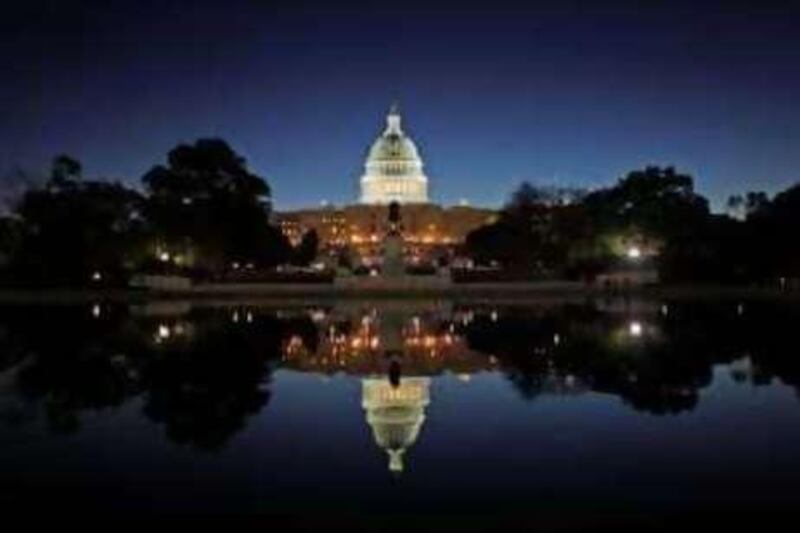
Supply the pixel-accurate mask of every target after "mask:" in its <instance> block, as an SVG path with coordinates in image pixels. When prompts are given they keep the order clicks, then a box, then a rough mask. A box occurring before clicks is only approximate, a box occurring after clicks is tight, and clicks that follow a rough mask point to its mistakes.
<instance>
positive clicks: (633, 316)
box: [0, 300, 800, 511]
mask: <svg viewBox="0 0 800 533" xmlns="http://www.w3.org/2000/svg"><path fill="white" fill-rule="evenodd" d="M742 308H743V304H741V303H737V302H734V303H729V302H716V303H702V304H701V303H688V302H661V301H652V302H651V301H623V300H613V301H608V302H603V301H598V302H596V301H589V302H579V303H569V304H567V303H549V304H541V305H511V304H500V303H497V302H482V303H476V304H470V305H463V304H454V303H452V302H447V301H410V300H403V301H391V300H384V301H373V302H367V301H346V302H338V303H336V304H312V305H296V306H291V307H276V306H273V305H267V306H254V305H243V304H242V305H239V304H230V305H192V304H189V303H186V302H158V303H152V304H147V305H143V306H131V307H128V306H121V305H114V304H111V303H107V302H97V303H92V304H91V305H88V306H61V307H57V306H53V307H41V306H39V307H29V306H25V307H22V306H18V307H2V308H0V349H1V350H2V351H1V352H0V353H1V354H2V355H1V356H0V365H1V366H0V416H2V421H1V422H0V436H2V441H3V442H4V443H5V445H4V446H3V448H2V449H0V461H1V462H2V464H5V465H9V467H8V468H7V470H6V471H5V473H4V475H3V477H2V488H3V494H4V496H3V497H2V498H6V499H7V500H8V502H10V503H16V504H26V503H30V502H32V501H35V500H36V499H40V498H42V497H46V496H48V495H51V494H54V493H55V492H58V493H59V494H60V496H59V497H60V500H59V501H61V502H62V503H63V504H64V505H68V504H70V503H74V502H75V501H81V502H87V501H90V502H101V503H104V504H106V505H109V506H111V507H112V508H143V507H154V508H159V509H195V508H196V507H197V506H198V505H200V504H201V503H202V506H203V508H204V509H205V510H216V509H220V510H223V509H236V510H243V509H244V510H269V509H273V510H274V509H284V510H285V509H291V508H293V506H294V507H298V508H299V507H300V506H307V507H310V508H312V509H314V508H319V509H324V508H334V509H358V508H359V505H361V504H363V503H364V502H369V503H370V505H371V506H372V508H374V509H388V510H397V508H396V506H398V505H405V506H407V507H406V509H407V510H411V511H414V510H448V509H449V510H459V509H461V508H462V507H463V506H464V505H468V504H470V502H473V503H477V502H480V504H481V505H483V506H485V507H486V508H488V509H494V508H501V509H522V508H525V509H527V508H530V507H531V506H534V507H536V506H543V507H544V506H552V505H556V506H561V507H564V508H576V509H582V508H586V507H587V506H588V507H589V508H596V507H598V506H599V507H601V508H605V507H608V508H617V507H619V508H627V507H626V506H632V507H635V508H638V507H641V506H646V507H647V506H649V507H653V508H656V509H661V508H665V507H666V508H671V507H670V506H674V507H678V508H681V507H682V506H691V505H700V506H703V505H709V506H711V505H717V504H722V503H723V502H724V503H725V504H730V503H731V502H735V501H739V500H743V499H746V500H747V502H748V504H750V505H754V504H757V505H784V504H785V505H791V504H794V503H797V502H795V501H794V498H795V496H794V495H795V494H797V493H798V492H797V491H796V490H795V489H797V488H798V485H800V458H798V457H797V454H796V453H795V450H796V449H797V446H798V445H800V424H799V422H800V403H799V402H798V400H797V388H796V387H797V386H798V384H800V380H798V378H799V377H800V361H798V360H796V355H797V341H796V335H795V334H794V331H793V329H792V328H793V327H794V324H796V323H797V318H798V316H799V315H800V310H799V309H798V308H797V306H795V305H791V304H785V303H783V304H779V303H763V302H762V303H755V302H754V303H748V305H747V313H742V312H741V309H742ZM55 473H57V474H55ZM134 479H135V482H133V480H134ZM342 483H346V485H347V487H348V490H347V491H346V492H342V491H341V490H338V489H337V488H336V487H339V486H341V484H342ZM745 486H746V487H747V489H748V490H747V491H744V488H745ZM754 487H756V488H757V489H758V490H755V491H754V490H753V489H754ZM64 491H66V495H65V494H64ZM745 494H747V497H746V498H745V496H744V495H745ZM0 501H1V500H0ZM356 502H360V503H356ZM467 508H469V507H467Z"/></svg>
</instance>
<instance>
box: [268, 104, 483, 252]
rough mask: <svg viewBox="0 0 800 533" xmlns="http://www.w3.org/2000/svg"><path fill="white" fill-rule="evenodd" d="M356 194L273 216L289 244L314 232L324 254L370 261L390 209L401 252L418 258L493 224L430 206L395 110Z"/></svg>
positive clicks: (420, 166) (463, 207)
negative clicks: (398, 221) (342, 252)
mask: <svg viewBox="0 0 800 533" xmlns="http://www.w3.org/2000/svg"><path fill="white" fill-rule="evenodd" d="M359 186H360V187H359V188H360V193H359V195H358V198H357V199H355V201H354V202H353V203H352V204H348V205H342V206H333V205H323V206H321V207H315V208H309V209H299V210H294V211H283V212H278V213H276V218H277V221H278V223H279V224H280V227H281V230H282V231H283V233H284V234H285V235H286V237H287V238H288V239H289V241H290V242H292V244H297V243H298V242H300V240H301V239H302V236H303V234H304V233H305V232H307V231H309V230H311V229H314V230H316V232H317V235H318V237H319V242H320V247H321V250H322V251H328V252H331V253H332V252H334V251H336V250H337V249H344V248H348V249H350V250H353V251H354V252H355V253H357V254H358V256H359V257H362V258H365V259H366V260H368V259H369V258H370V257H375V256H377V255H378V254H379V248H380V244H381V242H382V240H383V236H384V235H385V233H386V229H387V228H386V220H387V213H388V206H389V204H391V203H392V202H397V203H399V204H400V205H401V214H402V235H403V240H404V242H405V248H406V250H405V252H406V254H407V255H408V256H409V257H413V258H419V257H425V256H430V255H431V254H434V253H447V252H452V250H453V249H454V248H455V246H456V245H458V244H459V243H461V242H463V241H464V238H465V237H466V235H467V234H468V233H469V232H470V231H472V230H473V229H475V228H477V227H479V226H482V225H484V224H487V223H490V222H492V221H494V219H495V216H496V211H494V210H491V209H485V208H477V207H472V206H469V205H467V204H466V202H462V203H460V204H459V205H454V206H443V205H441V204H437V203H435V202H433V201H431V198H430V196H429V178H428V176H427V175H426V174H425V165H424V163H423V160H422V157H421V156H420V152H419V149H418V148H417V145H416V144H415V143H414V141H413V140H412V139H411V137H410V136H409V135H408V134H407V133H406V132H405V131H404V130H403V124H402V118H401V115H400V112H399V111H398V109H397V107H396V106H392V108H391V109H390V110H389V113H388V115H387V116H386V126H385V128H384V130H383V132H382V133H381V134H380V135H379V136H378V138H377V139H376V140H375V141H374V142H373V143H372V146H371V147H370V148H369V150H368V152H367V157H366V162H365V163H364V172H363V175H362V176H361V179H360V182H359Z"/></svg>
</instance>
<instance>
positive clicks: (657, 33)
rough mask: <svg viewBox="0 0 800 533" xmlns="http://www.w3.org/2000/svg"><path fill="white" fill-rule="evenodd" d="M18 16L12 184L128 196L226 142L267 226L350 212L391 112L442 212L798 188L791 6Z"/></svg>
mask: <svg viewBox="0 0 800 533" xmlns="http://www.w3.org/2000/svg"><path fill="white" fill-rule="evenodd" d="M14 3H15V2H10V4H11V5H9V2H6V3H4V4H3V5H4V12H3V15H2V17H3V20H2V21H1V22H0V30H2V34H1V35H0V72H2V78H0V81H1V83H0V105H2V110H1V111H0V172H2V173H3V174H4V175H5V174H7V173H8V172H9V171H10V169H13V168H16V167H22V168H24V169H28V170H32V171H36V170H41V169H43V168H45V167H46V165H47V164H48V161H49V159H50V158H51V157H52V156H53V155H55V154H57V153H61V152H66V153H70V154H72V155H74V156H75V157H77V158H78V159H80V160H81V161H83V163H84V166H85V173H86V174H87V175H88V176H90V177H105V178H118V179H125V180H127V181H129V182H130V183H132V184H136V183H138V182H139V179H140V177H141V175H142V174H143V173H144V172H145V171H146V170H147V169H148V168H149V167H150V166H152V165H153V164H155V163H159V162H161V161H163V159H164V157H165V155H166V152H167V151H168V150H169V149H170V148H172V147H173V146H174V145H175V144H177V143H178V142H186V141H192V140H194V139H196V138H199V137H207V136H219V137H223V138H225V139H226V140H228V141H229V142H230V143H231V145H232V146H233V147H234V149H236V150H237V151H239V152H240V153H241V154H242V155H243V156H245V157H246V158H247V160H248V162H249V164H250V166H251V168H252V169H253V170H255V171H256V172H257V173H259V174H260V175H262V176H265V177H266V178H267V180H268V181H269V183H270V185H271V186H272V189H273V194H274V198H275V202H276V204H277V206H278V207H279V208H293V207H299V206H303V205H316V204H318V203H319V202H320V200H323V199H326V200H329V201H332V202H335V203H343V202H348V201H351V200H353V199H354V198H355V195H356V190H357V180H358V177H359V176H360V174H361V171H362V165H363V160H364V157H365V154H366V150H367V148H368V146H369V144H370V143H371V142H372V140H373V139H374V138H375V136H376V135H377V134H378V133H379V132H380V131H381V130H382V128H383V123H384V115H385V113H386V110H387V108H388V107H389V105H390V103H391V102H392V101H393V100H397V101H399V103H400V107H401V110H402V112H403V115H404V124H405V126H406V131H407V132H409V133H410V134H411V135H412V136H413V137H414V139H415V140H416V141H417V142H418V144H419V145H420V148H421V151H422V156H423V158H424V159H425V161H426V164H427V166H426V171H427V173H428V176H429V177H430V179H431V194H432V196H433V198H434V199H435V200H437V201H441V202H444V203H448V204H449V203H453V202H456V201H457V200H458V199H460V198H467V199H469V200H470V201H471V202H472V203H474V204H487V205H497V204H499V203H501V202H502V201H503V200H504V199H505V198H506V197H507V196H508V194H509V192H510V191H511V190H512V189H513V187H514V186H515V185H516V184H518V183H519V182H521V181H522V180H528V181H531V182H533V183H538V184H543V185H544V184H546V185H564V186H582V187H591V186H599V185H606V184H610V183H612V182H613V181H614V180H615V179H616V178H617V177H618V176H620V175H621V174H623V173H625V172H626V171H628V170H632V169H635V168H639V167H641V166H643V165H645V164H648V163H652V164H673V165H675V166H676V167H677V168H678V169H679V170H683V171H687V172H689V173H692V174H693V175H695V177H696V180H697V181H696V183H697V187H698V189H699V191H700V192H701V193H703V194H705V195H707V196H709V197H710V198H711V199H712V200H713V201H714V203H715V204H716V205H717V206H720V205H721V204H722V202H724V199H725V198H727V196H728V195H730V194H733V193H738V192H743V191H747V190H753V189H763V190H767V191H769V192H774V191H776V190H780V189H782V188H784V187H786V186H788V185H790V184H792V183H794V182H796V181H798V180H800V30H798V28H800V4H798V3H796V2H795V5H794V6H793V5H792V3H789V2H785V3H771V2H767V1H760V2H756V3H752V4H750V6H748V5H747V4H741V3H738V4H737V3H736V2H734V1H726V2H718V3H717V2H712V1H697V2H682V1H679V0H673V1H671V2H663V3H658V2H640V3H641V4H647V7H641V6H637V5H636V4H637V3H634V2H629V3H621V2H599V1H594V2H567V1H564V0H560V1H555V2H542V3H536V2H528V3H522V2H520V3H519V6H517V5H516V4H517V3H511V2H503V1H502V0H495V1H492V2H484V3H480V4H475V6H474V7H473V4H474V3H473V2H468V1H466V0H465V1H463V2H458V3H455V2H452V3H451V2H434V1H432V0H429V1H427V2H415V1H413V0H408V1H384V2H369V3H366V2H363V3H347V2H337V1H328V2H317V3H314V2H303V1H298V0H294V1H290V2H282V1H273V2H267V1H264V2H254V1H253V2H238V1H235V0H227V1H225V2H217V3H213V4H212V3H211V2H178V1H169V0H160V1H149V0H138V1H135V2H134V1H131V2H113V1H109V2H89V1H86V2H72V3H71V2H69V1H67V0H62V1H51V2H41V1H38V0H28V1H25V2H19V3H18V4H19V5H18V6H16V7H15V6H14V5H13V4H14ZM70 4H72V5H70ZM601 4H602V5H601Z"/></svg>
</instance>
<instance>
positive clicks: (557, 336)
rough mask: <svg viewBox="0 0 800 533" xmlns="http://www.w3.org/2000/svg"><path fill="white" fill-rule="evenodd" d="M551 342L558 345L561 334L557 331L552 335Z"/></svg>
mask: <svg viewBox="0 0 800 533" xmlns="http://www.w3.org/2000/svg"><path fill="white" fill-rule="evenodd" d="M553 344H554V345H555V346H558V345H559V344H561V336H560V335H559V334H558V333H556V334H555V335H553Z"/></svg>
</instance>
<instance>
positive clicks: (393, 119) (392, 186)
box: [361, 106, 428, 204]
mask: <svg viewBox="0 0 800 533" xmlns="http://www.w3.org/2000/svg"><path fill="white" fill-rule="evenodd" d="M364 167H365V172H364V175H363V176H362V177H361V203H365V204H388V203H390V202H394V201H396V202H399V203H401V204H402V203H426V202H427V201H428V178H427V177H425V174H424V173H423V172H422V167H423V164H422V159H421V158H420V156H419V151H418V150H417V146H416V145H415V144H414V141H412V140H411V138H409V137H408V136H407V135H406V134H405V133H404V132H403V129H402V127H401V125H400V113H399V112H398V111H397V107H395V106H392V108H391V110H390V111H389V114H388V115H387V117H386V129H385V130H384V132H383V133H382V134H381V136H380V137H378V138H377V139H376V140H375V142H374V143H373V144H372V148H370V150H369V155H368V156H367V162H366V164H365V165H364Z"/></svg>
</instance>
